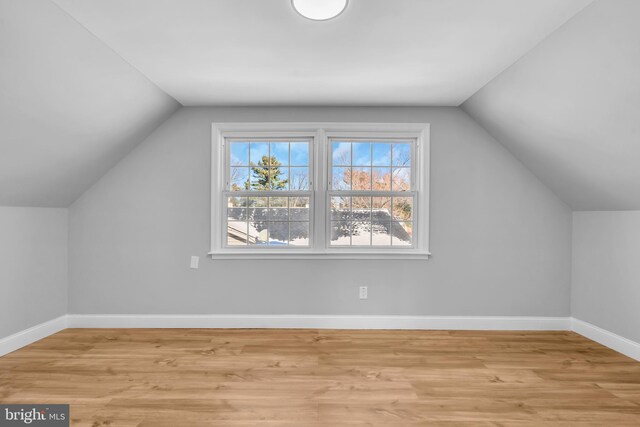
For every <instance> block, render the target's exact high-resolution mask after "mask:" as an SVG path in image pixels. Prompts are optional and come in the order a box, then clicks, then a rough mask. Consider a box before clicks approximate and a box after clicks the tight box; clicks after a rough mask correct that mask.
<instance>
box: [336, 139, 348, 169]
mask: <svg viewBox="0 0 640 427" xmlns="http://www.w3.org/2000/svg"><path fill="white" fill-rule="evenodd" d="M331 155H332V163H333V166H350V165H351V143H349V142H334V143H332V144H331Z"/></svg>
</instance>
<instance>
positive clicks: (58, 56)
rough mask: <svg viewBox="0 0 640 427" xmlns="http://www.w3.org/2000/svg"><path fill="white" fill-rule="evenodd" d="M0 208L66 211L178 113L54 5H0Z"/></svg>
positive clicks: (20, 1) (19, 1)
mask: <svg viewBox="0 0 640 427" xmlns="http://www.w3.org/2000/svg"><path fill="white" fill-rule="evenodd" d="M0 64H2V65H1V66H0V206H2V205H4V206H68V205H69V204H70V203H71V202H73V201H74V200H75V199H76V198H77V197H78V196H79V195H80V194H81V193H82V192H83V191H84V190H86V188H87V187H88V186H89V185H91V184H92V183H93V182H95V181H96V180H98V179H99V178H100V177H101V176H102V175H103V174H104V173H105V172H106V171H107V170H108V169H109V168H111V166H113V165H114V164H115V163H116V162H117V161H118V160H119V159H120V158H122V157H123V156H125V155H126V154H127V153H128V152H129V151H130V150H131V148H132V147H133V146H134V145H135V144H137V143H139V142H140V141H141V140H142V139H143V138H144V137H145V136H146V135H147V134H148V133H149V132H150V130H152V129H153V128H155V127H156V126H157V125H158V124H159V123H161V122H162V121H163V120H164V119H166V117H168V115H169V114H171V112H173V111H174V110H175V109H176V108H178V107H179V104H178V103H176V102H175V100H173V99H171V98H170V97H169V96H167V95H166V94H165V93H163V92H162V91H161V90H159V89H158V88H157V87H156V86H155V85H154V84H153V83H151V82H150V81H149V80H148V79H147V78H146V77H144V76H143V75H141V74H140V73H139V72H138V71H137V70H135V69H134V68H132V67H131V66H130V65H128V64H127V63H126V62H125V61H123V60H122V58H120V57H119V56H118V55H117V54H115V53H114V52H113V51H112V50H111V49H110V48H109V47H107V46H106V45H105V44H104V43H102V42H101V41H99V40H98V39H96V38H95V37H94V36H93V35H91V34H90V33H89V32H88V31H87V30H86V29H85V28H83V27H82V26H81V25H79V24H78V23H77V22H76V21H74V20H73V19H72V18H71V17H69V16H68V15H67V14H66V13H65V12H64V11H63V10H61V9H60V8H59V7H58V6H56V5H55V4H54V3H52V2H51V1H49V0H28V1H27V0H0Z"/></svg>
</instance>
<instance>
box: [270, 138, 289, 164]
mask: <svg viewBox="0 0 640 427" xmlns="http://www.w3.org/2000/svg"><path fill="white" fill-rule="evenodd" d="M288 164H289V143H288V142H272V143H271V166H287V165H288Z"/></svg>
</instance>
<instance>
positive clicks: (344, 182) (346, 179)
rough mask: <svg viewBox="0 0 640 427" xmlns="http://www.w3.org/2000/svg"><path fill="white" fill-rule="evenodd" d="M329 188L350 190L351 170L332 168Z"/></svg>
mask: <svg viewBox="0 0 640 427" xmlns="http://www.w3.org/2000/svg"><path fill="white" fill-rule="evenodd" d="M332 172H333V173H332V180H331V188H332V189H334V190H351V169H350V168H333V171H332Z"/></svg>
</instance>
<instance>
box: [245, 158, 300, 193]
mask: <svg viewBox="0 0 640 427" xmlns="http://www.w3.org/2000/svg"><path fill="white" fill-rule="evenodd" d="M281 165H282V163H280V162H279V161H278V159H277V158H276V156H271V157H269V156H262V159H261V160H260V161H259V162H258V164H257V165H256V164H254V163H251V172H252V173H253V176H254V178H255V180H252V182H251V187H253V189H255V190H262V191H265V190H283V189H286V188H287V184H288V183H289V180H288V179H282V178H281V177H280V175H282V170H281V169H280V166H281ZM245 185H246V186H247V189H248V185H249V184H248V183H247V184H245Z"/></svg>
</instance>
